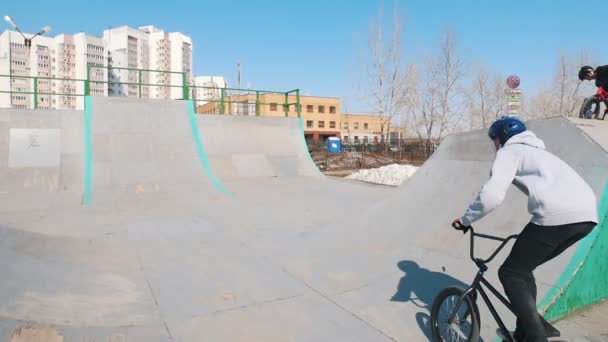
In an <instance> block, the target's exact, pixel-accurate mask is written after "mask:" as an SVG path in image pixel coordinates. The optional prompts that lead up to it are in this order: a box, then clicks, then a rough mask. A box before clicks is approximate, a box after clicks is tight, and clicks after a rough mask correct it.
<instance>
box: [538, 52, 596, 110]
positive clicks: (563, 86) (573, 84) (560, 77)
mask: <svg viewBox="0 0 608 342" xmlns="http://www.w3.org/2000/svg"><path fill="white" fill-rule="evenodd" d="M588 63H589V56H588V54H587V53H586V52H585V51H581V53H580V54H579V56H578V58H573V57H572V56H570V55H569V54H568V53H567V52H565V51H562V52H560V54H559V56H558V58H557V68H556V71H555V74H554V76H553V79H552V82H551V84H550V85H549V86H544V87H540V88H539V89H538V90H537V91H536V93H535V94H534V96H533V98H532V99H531V101H530V108H529V110H530V111H531V112H533V113H530V114H531V116H533V117H537V118H540V117H549V116H555V115H566V116H576V115H577V114H578V109H579V107H580V105H581V103H582V101H583V99H584V97H585V96H586V95H585V89H586V88H587V87H589V85H588V84H583V83H582V82H580V81H579V80H578V77H577V73H578V69H579V67H580V66H581V65H584V64H588Z"/></svg>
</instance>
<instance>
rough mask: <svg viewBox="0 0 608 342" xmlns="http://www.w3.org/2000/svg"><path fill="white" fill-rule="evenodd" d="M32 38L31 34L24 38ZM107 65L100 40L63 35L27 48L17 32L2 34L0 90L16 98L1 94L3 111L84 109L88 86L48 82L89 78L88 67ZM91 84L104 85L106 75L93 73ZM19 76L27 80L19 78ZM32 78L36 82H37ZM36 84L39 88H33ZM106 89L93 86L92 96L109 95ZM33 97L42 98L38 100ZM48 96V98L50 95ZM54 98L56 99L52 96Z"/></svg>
mask: <svg viewBox="0 0 608 342" xmlns="http://www.w3.org/2000/svg"><path fill="white" fill-rule="evenodd" d="M25 36H26V37H28V38H29V37H32V34H25ZM91 63H94V64H95V65H98V66H105V65H107V62H106V57H105V48H104V46H103V42H102V41H101V39H100V38H98V37H93V36H89V35H86V34H85V33H79V34H76V35H66V34H61V35H58V36H56V37H55V38H50V37H44V36H38V37H36V38H35V39H34V40H33V41H32V46H31V47H29V48H28V47H26V46H25V45H24V40H23V36H21V34H19V33H18V32H15V31H9V30H7V31H4V32H3V33H2V34H0V74H3V75H9V74H10V75H13V76H14V77H12V78H8V77H0V89H2V90H9V89H10V90H11V91H13V92H14V93H13V94H6V93H2V94H0V107H12V108H34V107H37V108H40V109H82V108H84V97H83V96H82V95H84V93H85V82H84V81H73V80H70V81H61V80H49V79H47V78H63V79H79V80H84V79H86V78H87V65H90V64H91ZM91 73H92V74H91V77H90V79H91V80H97V81H101V82H104V81H106V80H107V76H106V75H107V73H105V72H100V71H91ZM18 76H27V78H19V77H18ZM33 77H36V78H37V79H36V80H34V79H33ZM34 83H36V84H34ZM106 88H107V85H105V84H104V83H97V84H91V95H107V90H105V89H106ZM19 92H24V93H34V92H37V93H38V94H39V95H38V96H37V97H35V96H34V95H33V94H19ZM47 94H48V95H47ZM53 94H54V95H53Z"/></svg>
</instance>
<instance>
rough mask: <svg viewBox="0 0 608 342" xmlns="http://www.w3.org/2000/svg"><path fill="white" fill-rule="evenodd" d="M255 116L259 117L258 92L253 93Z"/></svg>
mask: <svg viewBox="0 0 608 342" xmlns="http://www.w3.org/2000/svg"><path fill="white" fill-rule="evenodd" d="M255 115H256V116H260V91H259V90H256V91H255Z"/></svg>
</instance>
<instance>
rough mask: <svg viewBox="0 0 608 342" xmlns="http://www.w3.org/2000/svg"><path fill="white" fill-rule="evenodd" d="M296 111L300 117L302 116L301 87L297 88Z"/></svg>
mask: <svg viewBox="0 0 608 342" xmlns="http://www.w3.org/2000/svg"><path fill="white" fill-rule="evenodd" d="M296 111H297V112H298V118H300V117H302V106H301V105H300V89H296Z"/></svg>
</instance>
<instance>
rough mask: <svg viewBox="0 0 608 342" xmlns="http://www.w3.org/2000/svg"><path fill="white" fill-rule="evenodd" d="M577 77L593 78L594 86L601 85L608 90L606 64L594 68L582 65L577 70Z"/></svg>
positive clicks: (585, 79)
mask: <svg viewBox="0 0 608 342" xmlns="http://www.w3.org/2000/svg"><path fill="white" fill-rule="evenodd" d="M578 79H579V80H581V81H592V80H595V86H596V87H598V88H600V87H602V88H604V90H606V91H608V65H602V66H598V67H597V68H595V69H593V68H592V67H590V66H588V65H585V66H582V67H581V69H580V70H579V71H578Z"/></svg>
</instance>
